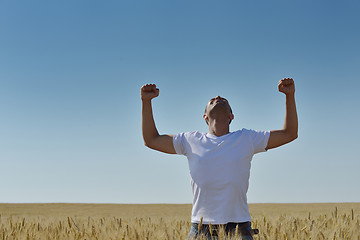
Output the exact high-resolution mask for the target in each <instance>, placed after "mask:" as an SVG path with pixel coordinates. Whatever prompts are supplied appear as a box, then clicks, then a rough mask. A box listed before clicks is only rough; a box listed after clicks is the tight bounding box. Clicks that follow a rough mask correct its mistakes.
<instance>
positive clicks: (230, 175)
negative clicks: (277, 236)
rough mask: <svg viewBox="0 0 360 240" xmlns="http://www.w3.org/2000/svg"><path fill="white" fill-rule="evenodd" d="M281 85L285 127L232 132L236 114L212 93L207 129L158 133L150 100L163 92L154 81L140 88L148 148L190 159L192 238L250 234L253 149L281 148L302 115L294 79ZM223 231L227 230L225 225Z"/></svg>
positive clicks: (206, 115) (290, 138) (293, 134)
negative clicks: (249, 193) (299, 113)
mask: <svg viewBox="0 0 360 240" xmlns="http://www.w3.org/2000/svg"><path fill="white" fill-rule="evenodd" d="M278 89H279V91H280V92H282V93H284V94H285V96H286V114H285V123H284V126H283V129H281V130H273V131H254V130H248V129H242V130H238V131H235V132H230V131H229V125H230V123H231V121H232V120H233V119H234V115H233V113H232V110H231V107H230V105H229V103H228V101H227V100H226V99H225V98H222V97H220V96H217V97H215V98H212V99H211V100H210V101H209V102H208V104H207V106H206V108H205V113H204V116H203V118H204V120H205V121H206V123H207V125H208V126H209V132H208V133H200V132H197V131H196V132H186V133H180V134H176V135H167V134H164V135H160V134H159V133H158V131H157V129H156V125H155V122H154V118H153V113H152V106H151V100H152V99H153V98H155V97H157V96H159V89H158V88H156V85H155V84H146V85H144V86H142V88H141V100H142V134H143V138H144V143H145V145H146V146H147V147H149V148H151V149H154V150H158V151H160V152H164V153H169V154H183V155H185V156H186V157H187V158H188V163H189V169H190V176H191V185H192V191H193V195H194V199H193V209H192V216H191V223H192V226H191V231H190V233H189V239H193V238H196V237H198V236H199V235H203V236H205V237H206V238H207V239H213V238H212V237H213V236H215V239H216V236H217V233H218V231H220V230H219V229H220V228H222V229H224V231H225V233H226V234H237V233H236V232H235V229H238V230H239V234H241V235H242V239H253V238H252V236H251V217H250V214H249V209H248V205H247V198H246V193H247V189H248V183H249V176H250V166H251V159H252V157H253V155H254V154H255V153H258V152H264V151H267V150H268V149H272V148H276V147H279V146H281V145H283V144H286V143H289V142H291V141H293V140H295V139H296V138H297V132H298V120H297V113H296V104H295V84H294V81H293V79H292V78H284V79H282V80H280V81H279V84H278ZM221 231H223V230H221Z"/></svg>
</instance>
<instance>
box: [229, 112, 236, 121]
mask: <svg viewBox="0 0 360 240" xmlns="http://www.w3.org/2000/svg"><path fill="white" fill-rule="evenodd" d="M234 118H235V117H234V114H232V113H231V114H230V116H229V119H230V122H231V121H232V120H234Z"/></svg>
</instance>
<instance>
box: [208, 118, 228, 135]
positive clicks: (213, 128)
mask: <svg viewBox="0 0 360 240" xmlns="http://www.w3.org/2000/svg"><path fill="white" fill-rule="evenodd" d="M209 133H210V134H211V135H215V136H217V137H220V136H223V135H226V134H228V133H229V124H227V123H224V122H217V121H216V120H214V121H212V122H210V123H209Z"/></svg>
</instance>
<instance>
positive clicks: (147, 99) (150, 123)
mask: <svg viewBox="0 0 360 240" xmlns="http://www.w3.org/2000/svg"><path fill="white" fill-rule="evenodd" d="M157 96H159V89H158V88H156V85H155V84H145V85H144V86H142V87H141V101H142V114H141V128H142V135H143V138H144V144H145V146H147V147H149V148H151V149H154V150H157V151H160V152H164V153H170V154H175V153H176V152H175V149H174V145H173V136H172V135H166V134H165V135H160V134H159V132H158V130H157V129H156V125H155V121H154V117H153V111H152V106H151V100H152V99H153V98H156V97H157Z"/></svg>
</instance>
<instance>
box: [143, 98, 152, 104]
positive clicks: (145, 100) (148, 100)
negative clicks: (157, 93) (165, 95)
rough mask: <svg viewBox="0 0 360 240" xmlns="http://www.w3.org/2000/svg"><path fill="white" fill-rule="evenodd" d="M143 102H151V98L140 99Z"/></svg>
mask: <svg viewBox="0 0 360 240" xmlns="http://www.w3.org/2000/svg"><path fill="white" fill-rule="evenodd" d="M141 101H142V103H143V104H148V103H151V99H141Z"/></svg>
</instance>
